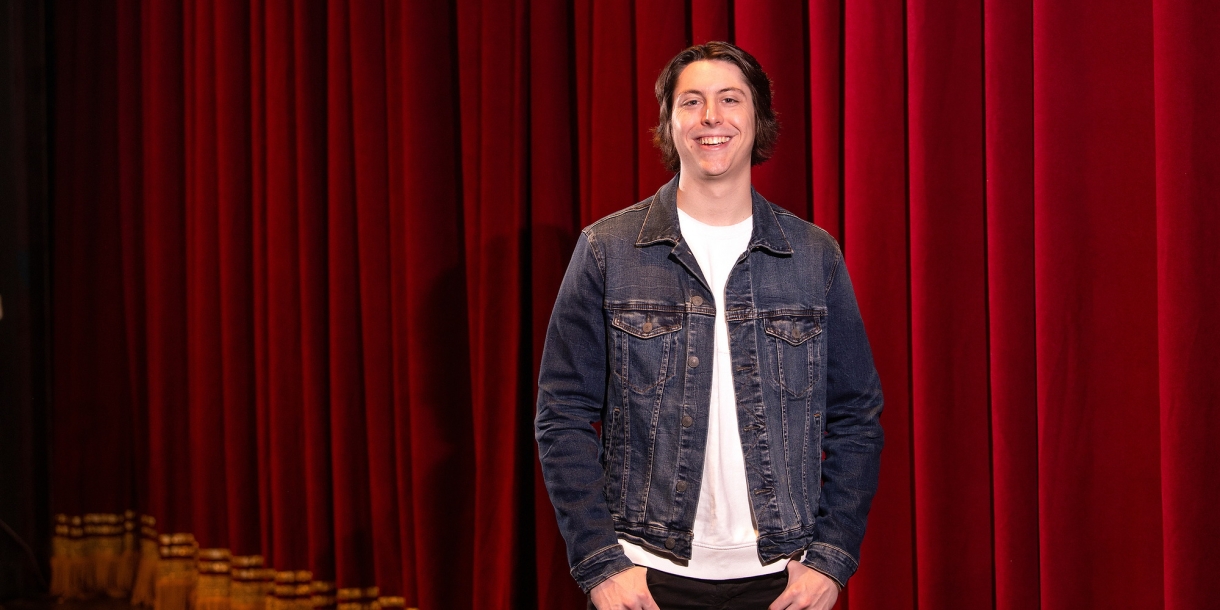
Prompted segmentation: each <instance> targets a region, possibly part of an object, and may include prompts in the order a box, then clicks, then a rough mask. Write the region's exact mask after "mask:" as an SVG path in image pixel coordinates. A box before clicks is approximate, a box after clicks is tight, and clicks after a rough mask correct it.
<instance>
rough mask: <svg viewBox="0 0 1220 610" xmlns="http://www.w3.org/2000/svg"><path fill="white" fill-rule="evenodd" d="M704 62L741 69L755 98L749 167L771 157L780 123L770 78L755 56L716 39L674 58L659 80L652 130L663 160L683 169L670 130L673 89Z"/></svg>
mask: <svg viewBox="0 0 1220 610" xmlns="http://www.w3.org/2000/svg"><path fill="white" fill-rule="evenodd" d="M704 60H716V61H724V62H728V63H730V64H733V65H734V66H737V68H738V69H740V70H741V73H742V75H744V76H745V77H746V83H747V84H748V85H749V87H750V95H751V97H753V98H754V149H753V150H752V151H751V152H750V164H751V165H758V164H759V163H762V162H763V161H766V160H767V159H770V158H771V153H772V151H774V150H775V141H776V140H777V139H778V138H779V120H777V119H776V117H775V109H774V108H772V107H771V94H772V92H771V79H770V78H768V77H767V73H766V72H763V69H762V66H761V65H759V63H758V60H757V59H754V56H753V55H750V54H749V53H747V52H745V51H744V50H742V49H741V47H738V46H737V45H734V44H732V43H729V42H721V41H718V40H713V41H711V42H708V43H707V44H701V45H695V46H693V47H688V48H687V49H685V50H683V51H682V52H681V53H678V54H677V55H675V56H674V58H673V59H671V60H669V63H668V64H666V65H665V69H664V70H661V75H660V76H658V77H657V84H656V94H657V103H658V104H660V106H661V117H660V120H659V121H658V122H657V126H656V127H654V128H653V129H652V143H653V144H655V145H656V147H657V148H659V149H661V161H662V162H663V163H664V164H665V168H666V169H668V170H669V171H671V172H676V171H678V170H679V169H680V167H681V163H680V161H679V159H678V149H677V148H676V147H675V146H674V139H673V133H671V130H670V128H669V117H670V115H672V114H673V106H674V88H675V87H677V85H678V75H679V74H682V71H683V70H685V69H686V67H687V66H689V65H690V64H692V63H695V62H697V61H704Z"/></svg>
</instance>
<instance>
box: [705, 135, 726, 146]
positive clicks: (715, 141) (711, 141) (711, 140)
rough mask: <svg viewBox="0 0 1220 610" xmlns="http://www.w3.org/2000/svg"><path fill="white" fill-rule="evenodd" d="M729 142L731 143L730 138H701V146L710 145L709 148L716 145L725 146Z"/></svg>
mask: <svg viewBox="0 0 1220 610" xmlns="http://www.w3.org/2000/svg"><path fill="white" fill-rule="evenodd" d="M728 141H729V138H728V136H716V137H714V138H699V143H700V144H706V145H708V146H715V145H717V144H724V143H725V142H728Z"/></svg>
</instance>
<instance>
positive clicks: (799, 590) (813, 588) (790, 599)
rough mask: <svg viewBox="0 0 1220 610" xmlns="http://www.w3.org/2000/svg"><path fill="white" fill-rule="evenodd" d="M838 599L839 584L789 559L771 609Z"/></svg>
mask: <svg viewBox="0 0 1220 610" xmlns="http://www.w3.org/2000/svg"><path fill="white" fill-rule="evenodd" d="M838 599H839V585H838V584H836V583H835V581H833V580H831V579H830V577H829V576H827V575H825V574H823V573H821V572H819V571H817V570H814V569H812V568H809V567H807V566H806V565H805V564H803V563H801V562H799V561H789V562H788V586H787V587H784V592H783V593H781V594H780V596H779V597H778V598H776V600H775V601H774V602H771V605H770V606H769V610H830V608H831V607H832V606H834V605H835V601H836V600H838ZM598 608H601V606H598Z"/></svg>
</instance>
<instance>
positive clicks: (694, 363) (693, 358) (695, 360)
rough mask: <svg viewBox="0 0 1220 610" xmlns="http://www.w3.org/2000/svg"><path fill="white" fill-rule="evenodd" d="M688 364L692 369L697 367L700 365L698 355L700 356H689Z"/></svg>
mask: <svg viewBox="0 0 1220 610" xmlns="http://www.w3.org/2000/svg"><path fill="white" fill-rule="evenodd" d="M686 366H689V367H691V368H692V369H693V368H695V367H697V366H699V357H698V356H691V357H690V358H687V359H686Z"/></svg>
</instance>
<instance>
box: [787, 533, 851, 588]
mask: <svg viewBox="0 0 1220 610" xmlns="http://www.w3.org/2000/svg"><path fill="white" fill-rule="evenodd" d="M801 563H803V564H805V565H806V566H808V567H810V568H813V569H815V570H817V571H819V572H821V573H823V574H825V575H827V576H829V577H830V578H831V580H833V581H835V583H837V584H838V585H839V588H840V589H842V588H843V587H846V586H847V579H848V578H851V575H852V574H855V573H856V568H858V567H860V564H859V563H857V562H856V560H855V558H853V557H852V556H851V555H849V554H847V551H844V550H843V549H841V548H839V547H837V546H832V545H829V544H826V543H824V542H815V543H813V544H811V545H810V546H809V548H807V549H805V556H804V557H803V558H802V559H801Z"/></svg>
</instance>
